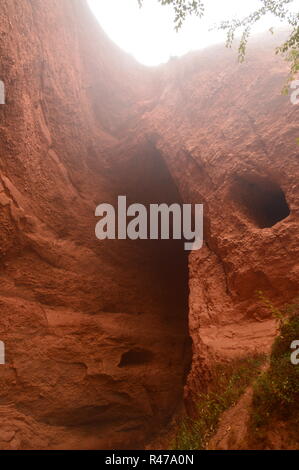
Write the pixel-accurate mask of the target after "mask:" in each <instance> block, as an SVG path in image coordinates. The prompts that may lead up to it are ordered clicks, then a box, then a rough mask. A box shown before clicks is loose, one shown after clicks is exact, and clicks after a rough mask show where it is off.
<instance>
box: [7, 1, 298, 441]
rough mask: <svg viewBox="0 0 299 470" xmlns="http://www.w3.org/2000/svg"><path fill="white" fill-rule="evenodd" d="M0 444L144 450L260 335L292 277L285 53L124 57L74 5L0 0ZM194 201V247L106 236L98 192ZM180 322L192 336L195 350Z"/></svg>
mask: <svg viewBox="0 0 299 470" xmlns="http://www.w3.org/2000/svg"><path fill="white" fill-rule="evenodd" d="M0 20H1V21H0V25H1V26H0V30H1V43H0V49H1V77H0V78H1V79H2V80H3V81H4V83H5V86H6V104H5V105H4V106H0V144H1V158H0V165H1V166H0V191H1V192H0V221H1V244H0V255H1V273H0V305H1V318H0V339H1V340H2V341H4V342H5V344H6V354H7V355H6V361H7V365H6V366H1V370H0V421H1V426H0V427H1V430H0V448H2V449H24V448H26V449H28V448H30V449H49V448H50V449H57V448H75V449H81V448H113V447H114V448H117V447H119V448H126V447H129V448H134V447H136V446H140V447H142V446H143V445H144V443H145V442H147V441H148V440H150V439H151V438H153V437H154V435H155V433H156V432H159V430H160V429H162V428H163V426H165V425H166V424H167V423H168V422H169V420H171V418H172V416H173V415H174V414H175V413H176V412H177V411H178V410H179V408H180V406H181V405H182V398H183V389H184V385H185V384H186V376H187V373H188V371H189V368H190V367H191V372H190V374H189V378H188V380H187V385H186V387H185V396H186V397H188V398H190V397H192V395H194V393H195V392H196V390H197V389H199V388H200V387H201V386H202V384H203V382H204V381H205V377H206V376H207V374H208V370H209V367H210V365H211V364H212V363H213V362H214V361H215V360H219V359H220V360H223V359H230V358H232V357H235V356H239V355H242V354H243V355H244V354H248V353H249V352H252V351H258V352H261V351H264V350H267V349H268V348H269V346H270V344H271V341H272V338H273V335H274V333H275V327H274V323H273V320H271V319H270V318H268V317H267V316H265V312H264V311H262V310H261V309H260V307H259V306H258V305H257V303H256V300H255V290H256V289H262V290H263V291H264V292H265V293H266V294H267V295H268V296H270V297H271V298H273V299H274V300H275V301H277V302H278V303H283V302H285V301H287V300H289V299H291V298H292V297H293V296H294V295H295V294H296V293H297V292H298V282H299V276H298V243H297V239H296V235H297V233H298V196H297V195H298V145H297V146H296V143H295V138H296V137H297V131H296V116H297V119H298V107H296V106H293V105H291V104H290V102H289V100H288V98H287V97H284V96H281V93H280V90H281V87H282V85H283V82H284V80H285V75H286V70H287V68H286V65H285V64H284V63H283V62H282V61H281V60H280V59H279V58H275V57H274V56H273V54H272V45H271V47H270V46H269V47H268V48H267V47H266V48H265V49H266V50H265V51H264V50H263V51H261V50H260V49H259V50H255V49H254V50H253V51H252V53H251V54H250V56H249V58H248V63H247V64H245V65H242V66H239V65H237V64H236V60H235V56H234V55H233V53H229V52H227V51H224V50H223V48H222V47H220V48H212V49H209V50H207V51H205V52H201V53H196V54H190V55H188V56H187V57H185V58H183V59H180V60H176V61H172V62H170V63H169V64H167V65H166V66H163V67H161V68H158V69H154V70H148V69H146V68H143V67H141V66H139V65H137V64H136V63H135V62H134V61H133V60H132V59H131V58H130V57H128V56H126V55H125V54H124V53H122V52H121V51H119V50H118V48H116V47H115V46H114V45H113V44H112V43H111V42H110V41H109V40H108V38H107V37H106V36H105V35H104V34H103V33H102V32H101V30H100V28H99V26H98V25H97V23H96V22H95V20H94V19H93V17H92V15H91V13H90V12H89V10H88V8H87V6H86V5H85V4H84V2H83V1H81V0H48V1H47V2H44V1H42V0H31V1H29V0H23V1H22V2H18V1H14V0H2V1H1V12H0ZM121 194H127V195H128V198H129V199H130V200H132V201H135V202H141V203H148V202H159V201H160V202H175V201H177V202H192V203H195V202H204V204H205V227H206V228H205V230H206V233H205V246H204V248H203V249H202V250H201V251H199V252H194V253H192V254H191V255H190V258H189V287H190V296H189V315H188V299H187V294H188V292H187V288H188V272H187V259H186V257H185V253H184V250H183V246H182V244H181V243H180V242H174V243H165V242H146V241H145V242H139V243H137V242H136V243H135V242H130V241H128V242H127V241H115V242H106V241H105V242H99V241H98V240H96V238H95V235H94V227H95V217H94V210H95V207H96V206H97V205H98V204H99V203H101V202H113V203H114V202H115V201H116V197H117V195H121ZM188 319H189V324H190V335H191V337H192V340H193V359H192V364H191V354H190V344H189V330H188Z"/></svg>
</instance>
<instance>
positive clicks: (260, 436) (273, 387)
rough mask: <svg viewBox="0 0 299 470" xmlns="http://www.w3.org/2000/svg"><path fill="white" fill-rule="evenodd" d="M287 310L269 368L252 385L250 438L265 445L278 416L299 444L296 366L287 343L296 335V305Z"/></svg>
mask: <svg viewBox="0 0 299 470" xmlns="http://www.w3.org/2000/svg"><path fill="white" fill-rule="evenodd" d="M286 310H287V311H288V312H289V315H290V316H289V317H288V318H287V319H285V320H284V322H283V324H282V325H281V328H280V334H279V336H278V337H277V338H276V340H275V342H274V344H273V347H272V352H271V357H270V366H269V369H268V370H267V371H265V372H264V373H263V374H262V375H261V376H260V377H259V378H258V380H257V381H256V384H255V385H254V395H253V407H252V417H251V431H252V436H253V440H255V441H256V442H259V443H260V444H261V442H264V445H266V443H267V431H268V430H269V429H271V427H272V426H271V424H272V423H274V422H276V421H277V420H280V421H282V422H284V423H287V427H288V430H289V432H290V433H291V435H293V436H295V438H296V439H297V441H296V439H295V441H294V442H296V443H297V444H296V445H299V433H298V425H299V367H298V366H296V365H293V364H292V363H291V360H290V353H291V350H290V345H291V343H292V341H294V340H296V339H299V306H298V304H296V303H295V304H292V305H288V306H287V307H286ZM294 310H296V311H297V313H295V314H294ZM290 312H291V313H290ZM296 436H297V437H296Z"/></svg>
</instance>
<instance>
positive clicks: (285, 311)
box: [256, 290, 299, 329]
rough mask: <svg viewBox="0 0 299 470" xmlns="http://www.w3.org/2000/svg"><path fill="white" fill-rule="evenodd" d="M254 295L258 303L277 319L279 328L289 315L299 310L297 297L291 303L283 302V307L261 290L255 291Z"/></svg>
mask: <svg viewBox="0 0 299 470" xmlns="http://www.w3.org/2000/svg"><path fill="white" fill-rule="evenodd" d="M256 295H257V297H258V300H259V301H260V303H261V304H262V305H263V306H264V307H265V308H266V309H267V310H268V312H269V313H271V315H272V317H273V318H275V319H276V320H277V323H278V328H279V329H280V328H281V327H282V326H283V325H284V323H285V322H287V321H288V318H289V317H290V316H291V315H293V314H294V313H295V312H297V311H298V310H299V298H295V299H294V300H293V302H292V303H291V304H285V305H284V306H283V307H281V308H278V307H275V305H274V304H273V303H272V302H271V300H270V299H268V297H266V296H265V294H264V293H263V291H261V290H258V291H256Z"/></svg>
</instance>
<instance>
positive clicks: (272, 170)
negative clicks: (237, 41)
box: [145, 37, 299, 396]
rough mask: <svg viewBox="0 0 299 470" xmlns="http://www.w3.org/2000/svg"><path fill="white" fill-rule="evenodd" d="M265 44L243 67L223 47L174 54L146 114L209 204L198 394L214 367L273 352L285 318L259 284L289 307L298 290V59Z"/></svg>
mask: <svg viewBox="0 0 299 470" xmlns="http://www.w3.org/2000/svg"><path fill="white" fill-rule="evenodd" d="M262 40H263V42H261V38H260V39H256V40H253V41H252V44H251V47H250V50H249V52H248V57H247V60H246V63H245V64H242V65H239V64H238V63H237V62H236V57H235V52H234V51H227V50H224V49H223V48H220V47H218V46H217V47H212V48H209V49H207V50H206V51H203V52H198V53H192V54H189V55H187V56H186V57H184V58H182V59H180V60H175V61H172V62H171V63H170V64H168V65H167V66H166V67H164V93H163V95H161V99H160V101H159V104H158V105H157V106H156V107H155V108H154V109H153V110H152V112H151V113H148V114H147V116H146V119H145V120H146V122H147V132H148V136H149V138H152V139H153V140H154V141H155V145H156V148H157V149H158V150H159V151H160V152H161V154H162V155H163V158H164V159H165V161H166V162H167V165H168V167H169V169H170V172H171V174H172V175H173V178H174V179H175V181H176V182H177V185H178V188H179V191H180V193H181V195H182V198H183V200H184V201H186V202H192V203H200V202H203V203H204V211H205V245H204V248H203V249H202V250H200V251H198V252H193V253H192V254H191V255H190V260H189V270H190V275H189V276H190V280H189V285H190V299H189V304H190V305H189V308H190V310H189V321H190V332H191V336H192V339H193V346H194V347H193V364H192V371H191V373H190V376H189V382H188V386H187V389H186V394H187V396H189V395H190V394H191V395H194V393H195V392H196V390H197V389H198V388H201V387H202V386H203V385H204V382H205V377H206V371H207V369H208V367H209V364H211V363H212V362H214V361H223V360H229V359H230V358H232V357H237V356H241V355H247V354H250V353H254V352H259V353H261V352H264V351H267V350H268V349H269V346H270V345H271V342H272V339H273V335H274V334H275V324H274V321H273V319H272V318H271V314H270V312H269V311H266V309H265V308H263V307H262V306H261V304H260V302H258V301H257V295H256V291H257V290H261V291H263V293H264V295H265V296H266V297H268V298H269V299H270V300H271V301H272V302H273V304H274V305H278V306H279V305H282V304H284V303H286V302H290V301H292V299H293V298H294V297H296V296H298V283H299V270H298V269H299V266H298V253H299V248H298V208H299V200H298V171H299V160H298V149H299V147H298V144H296V138H297V136H298V112H299V107H298V106H295V105H293V104H292V103H291V101H290V97H289V96H284V95H283V94H282V88H283V86H284V84H285V81H286V77H287V72H288V64H286V63H284V62H283V61H282V60H281V58H280V57H277V56H275V55H274V49H275V43H273V41H271V40H270V41H269V40H268V39H267V40H266V39H265V37H262ZM278 40H279V38H276V41H278ZM261 44H264V45H263V46H261Z"/></svg>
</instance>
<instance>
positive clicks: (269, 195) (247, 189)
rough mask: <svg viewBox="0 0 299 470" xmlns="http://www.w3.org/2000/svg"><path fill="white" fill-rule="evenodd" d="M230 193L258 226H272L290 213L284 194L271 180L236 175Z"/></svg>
mask: <svg viewBox="0 0 299 470" xmlns="http://www.w3.org/2000/svg"><path fill="white" fill-rule="evenodd" d="M232 195H233V199H234V200H235V201H236V202H237V203H238V204H239V206H240V207H241V208H242V209H243V210H245V212H246V214H247V215H248V217H249V218H250V219H251V220H252V221H253V222H254V223H255V224H256V225H257V226H258V227H259V228H269V227H273V226H274V225H275V224H277V223H278V222H280V221H281V220H283V219H286V218H287V217H288V216H289V215H290V208H289V206H288V203H287V200H286V197H285V194H284V192H283V190H282V189H281V188H280V186H279V185H278V184H277V183H275V182H273V181H270V180H266V179H262V178H248V179H247V178H244V177H238V178H237V179H236V180H235V183H234V185H233V187H232Z"/></svg>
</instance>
